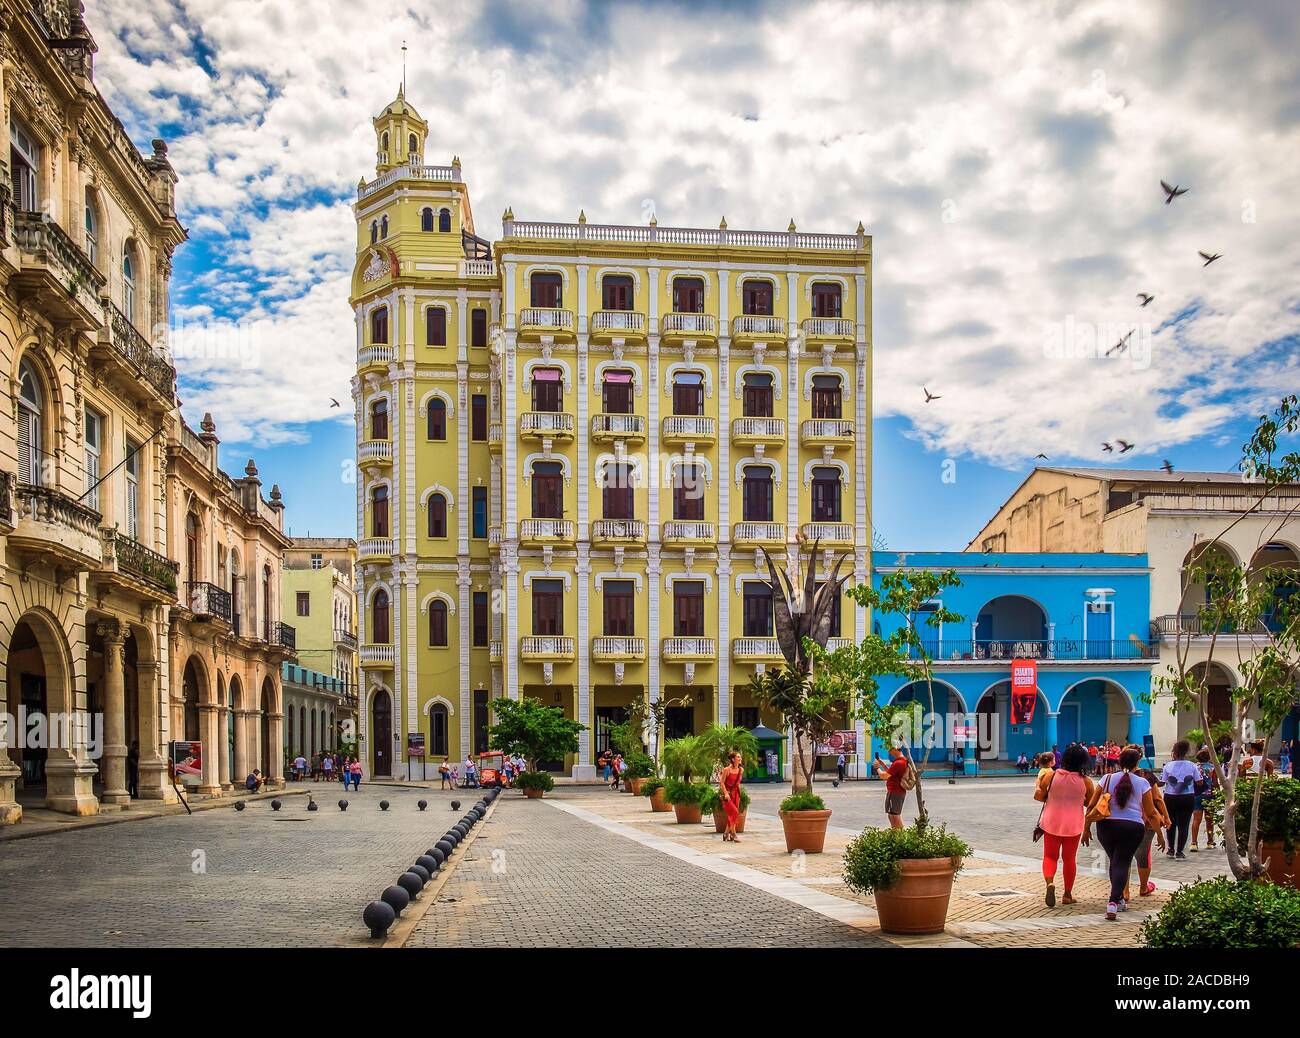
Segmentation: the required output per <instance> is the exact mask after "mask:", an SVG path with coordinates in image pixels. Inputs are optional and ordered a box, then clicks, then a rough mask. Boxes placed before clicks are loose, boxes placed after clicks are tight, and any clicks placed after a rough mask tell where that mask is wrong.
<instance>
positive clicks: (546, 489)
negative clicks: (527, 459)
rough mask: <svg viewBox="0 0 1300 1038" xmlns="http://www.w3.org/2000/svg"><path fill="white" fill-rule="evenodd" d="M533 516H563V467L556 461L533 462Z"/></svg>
mask: <svg viewBox="0 0 1300 1038" xmlns="http://www.w3.org/2000/svg"><path fill="white" fill-rule="evenodd" d="M532 484H533V518H534V519H563V518H564V468H563V466H562V465H560V463H559V462H558V461H535V462H533V479H532Z"/></svg>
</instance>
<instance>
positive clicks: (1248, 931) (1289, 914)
mask: <svg viewBox="0 0 1300 1038" xmlns="http://www.w3.org/2000/svg"><path fill="white" fill-rule="evenodd" d="M1140 934H1141V937H1142V942H1143V944H1145V945H1146V946H1147V947H1148V948H1214V949H1215V950H1216V951H1217V950H1219V949H1221V948H1222V949H1229V948H1277V949H1282V948H1294V947H1295V946H1296V943H1297V936H1296V935H1297V934H1300V890H1295V889H1294V888H1292V887H1281V886H1278V885H1276V884H1274V883H1259V882H1254V881H1246V882H1236V881H1234V880H1231V879H1228V878H1227V877H1226V876H1217V877H1215V878H1214V879H1206V880H1200V881H1199V882H1196V883H1191V884H1188V885H1187V886H1185V887H1180V888H1179V889H1178V890H1176V891H1175V892H1174V893H1172V894H1170V895H1169V900H1168V901H1167V902H1165V906H1164V908H1162V909H1161V910H1160V914H1159V915H1157V916H1155V917H1154V918H1152V919H1148V920H1146V921H1145V922H1144V923H1143V924H1142V929H1141V931H1140Z"/></svg>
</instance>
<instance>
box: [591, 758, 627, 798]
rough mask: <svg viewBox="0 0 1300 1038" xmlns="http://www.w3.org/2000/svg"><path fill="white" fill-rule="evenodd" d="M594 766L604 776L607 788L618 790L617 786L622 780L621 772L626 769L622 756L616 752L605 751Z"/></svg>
mask: <svg viewBox="0 0 1300 1038" xmlns="http://www.w3.org/2000/svg"><path fill="white" fill-rule="evenodd" d="M596 764H597V766H598V767H599V768H600V769H601V774H603V775H604V777H605V782H606V783H607V784H608V785H609V788H610V789H618V788H619V787H618V784H619V782H621V781H622V778H623V772H624V771H625V770H626V768H627V763H626V762H625V761H624V760H623V755H622V754H621V753H619V752H618V751H617V750H606V751H605V752H604V753H602V754H601V755H600V756H599V757H598V758H597V759H596Z"/></svg>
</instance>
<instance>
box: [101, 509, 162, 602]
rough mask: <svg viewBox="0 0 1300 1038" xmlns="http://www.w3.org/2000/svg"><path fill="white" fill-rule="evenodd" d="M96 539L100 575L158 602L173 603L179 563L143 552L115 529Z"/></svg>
mask: <svg viewBox="0 0 1300 1038" xmlns="http://www.w3.org/2000/svg"><path fill="white" fill-rule="evenodd" d="M100 536H101V537H102V538H103V553H104V564H103V567H102V569H101V572H102V573H104V574H106V575H109V576H117V577H121V578H124V580H123V583H125V584H127V585H128V586H130V587H132V588H134V589H136V590H139V591H144V592H145V593H147V594H148V595H149V597H151V598H155V599H157V600H158V601H159V602H173V601H175V596H176V577H177V574H179V573H180V564H179V563H176V562H173V561H172V560H171V559H169V558H167V557H166V556H165V555H159V554H158V553H157V552H156V551H153V550H152V549H150V548H146V547H145V546H144V545H143V544H141V543H140V542H139V541H136V540H132V539H131V538H130V537H128V536H127V535H126V534H124V533H122V532H121V531H120V530H117V529H115V528H111V527H104V528H103V529H102V530H100Z"/></svg>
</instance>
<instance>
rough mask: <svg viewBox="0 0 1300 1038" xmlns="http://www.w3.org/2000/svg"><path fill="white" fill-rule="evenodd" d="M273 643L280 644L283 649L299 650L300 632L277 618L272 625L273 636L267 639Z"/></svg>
mask: <svg viewBox="0 0 1300 1038" xmlns="http://www.w3.org/2000/svg"><path fill="white" fill-rule="evenodd" d="M267 641H268V642H270V643H271V644H272V645H278V646H280V647H281V648H282V649H291V650H295V651H296V650H297V648H298V632H297V631H296V630H295V629H294V628H293V627H291V626H289V624H287V623H285V622H284V621H283V620H277V621H276V622H275V623H273V624H272V625H271V637H269V638H268V639H267Z"/></svg>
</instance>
